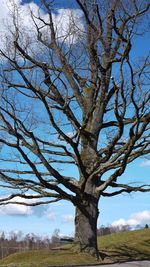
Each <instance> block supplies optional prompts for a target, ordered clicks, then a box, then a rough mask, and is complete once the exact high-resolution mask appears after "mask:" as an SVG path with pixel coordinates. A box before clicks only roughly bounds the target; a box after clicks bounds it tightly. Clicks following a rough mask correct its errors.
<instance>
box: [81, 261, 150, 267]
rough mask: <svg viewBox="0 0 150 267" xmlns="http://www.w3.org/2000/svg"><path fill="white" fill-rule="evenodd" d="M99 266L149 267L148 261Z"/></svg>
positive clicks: (149, 262)
mask: <svg viewBox="0 0 150 267" xmlns="http://www.w3.org/2000/svg"><path fill="white" fill-rule="evenodd" d="M99 266H100V267H102V266H103V267H150V261H132V262H125V263H115V264H106V265H99ZM85 267H86V266H85ZM90 267H98V266H90Z"/></svg>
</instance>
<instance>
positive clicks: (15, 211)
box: [0, 197, 33, 216]
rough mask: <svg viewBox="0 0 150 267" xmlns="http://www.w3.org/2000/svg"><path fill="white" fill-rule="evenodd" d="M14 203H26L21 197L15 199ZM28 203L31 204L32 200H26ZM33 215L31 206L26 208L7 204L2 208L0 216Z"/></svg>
mask: <svg viewBox="0 0 150 267" xmlns="http://www.w3.org/2000/svg"><path fill="white" fill-rule="evenodd" d="M12 201H13V202H17V201H18V202H24V201H25V200H23V199H22V198H21V197H15V198H14V199H13V200H12ZM26 203H31V200H26ZM32 213H33V209H32V207H30V206H24V205H19V204H7V205H1V206H0V214H2V215H12V216H13V215H20V216H28V215H31V214H32Z"/></svg>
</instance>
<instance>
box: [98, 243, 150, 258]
mask: <svg viewBox="0 0 150 267" xmlns="http://www.w3.org/2000/svg"><path fill="white" fill-rule="evenodd" d="M148 243H149V242H147V246H149V244H148ZM102 253H104V254H105V251H102ZM106 259H111V260H112V261H114V262H125V261H135V260H150V254H149V252H142V251H141V250H138V249H136V248H132V247H129V246H127V245H125V244H124V245H121V246H115V247H114V248H113V249H107V254H105V257H104V260H106Z"/></svg>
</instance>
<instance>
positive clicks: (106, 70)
mask: <svg viewBox="0 0 150 267" xmlns="http://www.w3.org/2000/svg"><path fill="white" fill-rule="evenodd" d="M50 2H51V1H47V0H41V8H44V11H45V12H46V13H45V14H46V16H45V17H46V19H45V17H44V16H43V15H42V14H41V12H40V10H39V12H38V13H36V14H35V13H34V12H33V10H30V15H31V19H32V23H33V25H34V29H36V31H34V32H33V34H31V33H29V32H27V31H26V29H24V31H22V30H23V27H22V25H21V23H20V19H19V15H18V13H19V11H18V10H17V12H16V8H14V10H15V12H14V13H13V14H12V18H13V23H14V24H13V27H12V29H11V32H10V36H9V38H7V42H6V45H5V49H4V48H3V49H1V51H0V53H1V62H2V63H1V106H0V118H1V121H0V127H1V128H0V129H1V132H0V143H1V144H3V149H2V152H3V153H1V155H2V156H1V159H0V160H1V162H2V164H3V168H1V169H0V180H1V184H0V186H1V187H2V188H3V189H5V190H6V192H7V191H8V190H9V191H11V192H12V193H11V194H9V196H5V197H3V198H1V199H0V204H1V205H6V204H8V203H18V204H22V205H28V206H31V205H40V204H44V203H53V202H55V201H60V200H62V199H65V200H68V201H70V202H71V203H72V204H73V205H74V206H75V207H76V216H75V244H76V248H79V249H80V251H89V252H90V253H91V254H93V255H96V256H97V258H99V253H98V248H97V218H98V216H99V210H98V203H99V200H100V199H101V198H102V197H112V196H115V195H118V194H121V193H124V192H126V193H131V192H136V191H140V192H148V191H150V185H149V184H141V183H138V184H132V185H129V184H125V183H122V182H121V176H122V174H123V173H124V172H125V170H126V167H127V165H128V164H129V163H132V162H133V161H134V160H135V159H137V158H138V157H140V156H144V155H147V154H148V153H149V152H150V131H149V130H150V123H149V122H150V93H149V89H148V85H149V77H148V74H149V69H148V68H149V57H148V56H147V55H146V56H145V55H143V58H141V59H140V60H138V57H137V58H135V55H134V57H133V54H132V52H133V51H134V44H135V42H134V40H135V38H138V37H139V38H140V37H141V35H144V30H143V29H144V28H145V29H146V28H147V26H146V25H147V24H146V19H147V18H146V14H147V13H148V11H149V7H150V5H149V4H148V2H147V1H140V0H139V1H138V0H132V1H128V0H123V1H118V0H117V1H116V0H112V1H103V0H99V1H94V0H92V1H85V0H76V1H75V2H76V4H77V5H78V9H79V10H80V13H81V14H82V17H81V18H80V20H79V24H78V23H77V19H76V18H75V16H74V13H73V12H72V13H70V18H69V25H68V28H67V31H65V29H64V31H63V30H62V32H61V31H60V29H59V26H60V25H58V24H57V25H56V23H55V20H54V9H55V6H54V5H52V3H51V4H49V3H50ZM81 21H82V23H81ZM35 32H36V35H35ZM64 33H65V34H64ZM10 48H11V49H10ZM68 166H71V167H70V168H72V175H70V176H69V175H67V168H68ZM133 182H134V181H133ZM5 195H6V194H5Z"/></svg>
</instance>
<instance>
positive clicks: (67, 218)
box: [62, 214, 74, 223]
mask: <svg viewBox="0 0 150 267" xmlns="http://www.w3.org/2000/svg"><path fill="white" fill-rule="evenodd" d="M62 222H63V223H73V222H74V216H73V215H71V214H67V215H63V216H62Z"/></svg>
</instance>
